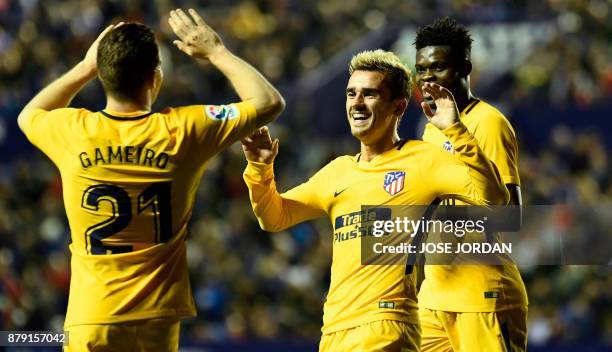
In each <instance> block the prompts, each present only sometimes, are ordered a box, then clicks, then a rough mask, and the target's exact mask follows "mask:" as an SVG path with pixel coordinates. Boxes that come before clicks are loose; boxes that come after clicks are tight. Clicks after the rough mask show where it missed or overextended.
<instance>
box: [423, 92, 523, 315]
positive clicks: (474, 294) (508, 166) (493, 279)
mask: <svg viewBox="0 0 612 352" xmlns="http://www.w3.org/2000/svg"><path fill="white" fill-rule="evenodd" d="M460 118H461V121H462V122H463V123H464V124H465V126H466V127H467V129H468V131H470V133H472V134H473V135H474V137H475V138H476V141H477V142H478V145H479V146H480V148H481V149H482V151H483V153H484V154H485V155H486V156H487V157H488V158H489V159H490V160H491V161H492V162H493V163H494V164H495V166H497V169H498V170H499V173H500V174H501V177H502V179H503V181H504V183H505V184H515V185H520V179H519V174H518V167H517V164H518V145H517V142H516V135H515V133H514V130H513V129H512V126H511V125H510V123H509V122H508V120H507V119H506V118H505V117H504V115H503V114H502V113H501V112H499V111H498V110H497V109H495V108H494V107H493V106H491V105H489V104H487V103H485V102H483V101H480V100H476V101H474V102H472V103H471V104H470V105H468V106H467V107H466V108H465V109H464V111H462V112H461V117H460ZM423 140H424V141H427V142H431V143H433V144H434V145H436V146H437V147H439V148H441V149H445V150H451V149H453V148H454V145H453V144H454V143H452V142H451V141H449V139H448V138H447V137H446V136H445V135H444V134H442V133H440V131H439V130H438V129H437V128H436V127H435V126H433V125H431V124H427V125H426V127H425V131H424V133H423ZM454 203H455V204H457V205H460V204H465V203H463V202H461V200H458V201H456V202H454ZM419 305H421V306H422V307H425V308H428V309H432V310H442V311H450V312H492V311H499V310H505V309H510V308H513V307H520V306H526V305H527V291H526V290H525V285H524V284H523V280H522V279H521V275H520V273H519V271H518V268H517V267H516V266H515V265H504V266H502V265H454V266H452V265H426V266H425V280H424V281H423V283H422V285H421V288H420V291H419Z"/></svg>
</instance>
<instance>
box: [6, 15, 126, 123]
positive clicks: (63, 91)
mask: <svg viewBox="0 0 612 352" xmlns="http://www.w3.org/2000/svg"><path fill="white" fill-rule="evenodd" d="M122 24H123V22H121V23H119V24H116V25H110V26H108V27H106V29H105V30H104V31H103V32H102V33H100V35H99V36H98V38H97V39H96V40H95V41H94V42H93V44H92V45H91V47H89V50H87V54H86V55H85V58H84V59H83V60H82V61H81V62H79V63H78V64H77V65H76V66H74V67H73V68H72V69H71V70H70V71H68V72H67V73H66V74H64V75H63V76H62V77H60V78H58V79H56V80H55V81H53V82H52V83H51V84H49V85H48V86H47V87H45V88H44V89H43V90H41V91H40V92H39V93H38V94H36V96H34V98H32V100H30V102H29V103H28V104H27V105H26V106H25V107H24V108H23V110H21V112H20V113H19V117H17V123H18V124H19V127H20V128H21V129H22V130H23V129H24V127H23V126H24V123H25V119H26V118H27V117H28V116H29V115H30V113H31V112H32V111H34V110H36V109H44V110H53V109H59V108H65V107H67V106H68V105H69V104H70V102H71V101H72V99H73V98H74V96H75V95H77V93H78V92H79V91H80V90H81V89H82V88H83V86H85V84H87V82H89V81H91V80H92V79H94V78H95V77H96V74H97V72H98V67H97V62H96V56H97V55H98V44H100V40H102V38H103V37H104V36H105V35H106V33H108V32H110V31H112V30H113V29H114V28H116V27H118V26H120V25H122Z"/></svg>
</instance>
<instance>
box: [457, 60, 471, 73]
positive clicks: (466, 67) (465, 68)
mask: <svg viewBox="0 0 612 352" xmlns="http://www.w3.org/2000/svg"><path fill="white" fill-rule="evenodd" d="M470 73H472V61H470V60H469V59H465V60H463V62H462V63H461V65H460V67H459V74H460V75H461V77H467V76H469V75H470Z"/></svg>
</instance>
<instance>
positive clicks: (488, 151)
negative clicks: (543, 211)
mask: <svg viewBox="0 0 612 352" xmlns="http://www.w3.org/2000/svg"><path fill="white" fill-rule="evenodd" d="M474 137H476V139H477V140H478V145H479V146H480V148H481V149H482V151H483V153H484V154H485V155H486V156H487V157H488V158H489V159H490V160H491V161H492V162H493V163H494V164H495V166H496V167H497V169H498V170H499V173H500V175H501V177H502V181H503V182H504V184H514V185H517V186H520V184H521V181H520V177H519V173H518V144H517V141H516V135H515V133H514V130H513V129H512V126H510V123H509V122H508V121H507V120H506V119H505V118H504V117H503V116H499V117H497V116H496V117H495V118H491V119H487V120H486V121H483V122H482V123H481V124H480V125H479V126H478V128H477V129H475V131H474Z"/></svg>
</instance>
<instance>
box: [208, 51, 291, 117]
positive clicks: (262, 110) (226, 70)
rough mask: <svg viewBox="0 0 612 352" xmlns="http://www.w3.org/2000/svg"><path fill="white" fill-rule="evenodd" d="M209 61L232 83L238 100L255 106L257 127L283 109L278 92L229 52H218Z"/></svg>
mask: <svg viewBox="0 0 612 352" xmlns="http://www.w3.org/2000/svg"><path fill="white" fill-rule="evenodd" d="M209 60H210V62H211V63H212V64H213V65H214V66H215V67H216V68H217V69H219V71H221V73H223V75H225V77H227V79H228V80H229V81H230V82H231V83H232V86H233V87H234V89H235V90H236V93H237V94H238V96H239V97H240V99H241V100H242V101H248V102H250V103H252V104H253V105H254V106H255V109H256V110H257V118H258V120H259V121H258V125H259V126H262V125H265V124H267V123H268V122H271V121H273V120H274V119H276V117H278V115H280V113H281V112H282V111H283V110H284V109H285V101H284V99H283V97H282V95H281V94H280V93H279V92H278V90H276V88H274V86H272V84H270V82H268V80H266V78H265V77H264V76H263V75H262V74H261V73H259V72H258V71H257V70H256V69H255V68H253V67H252V66H251V65H249V64H248V63H247V62H245V61H244V60H242V59H241V58H239V57H237V56H235V55H234V54H232V53H231V52H230V51H229V50H227V49H223V50H220V51H219V52H217V53H216V54H214V55H212V56H210V57H209Z"/></svg>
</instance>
